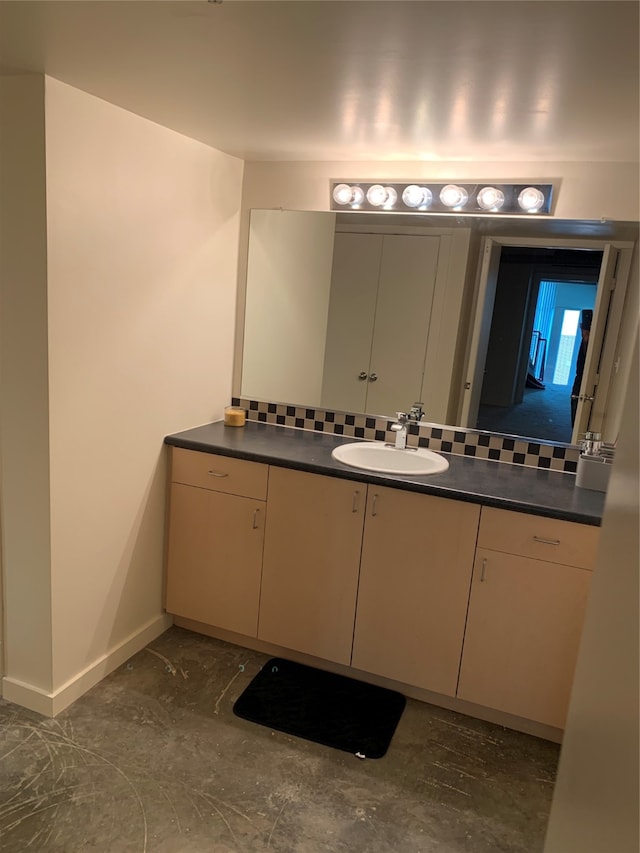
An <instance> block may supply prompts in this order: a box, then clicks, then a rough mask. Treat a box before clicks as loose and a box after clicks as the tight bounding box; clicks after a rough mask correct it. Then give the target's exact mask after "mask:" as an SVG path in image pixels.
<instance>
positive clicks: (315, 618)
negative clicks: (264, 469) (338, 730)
mask: <svg viewBox="0 0 640 853" xmlns="http://www.w3.org/2000/svg"><path fill="white" fill-rule="evenodd" d="M366 488H367V487H366V485H362V484H360V483H355V482H350V481H349V480H339V479H335V478H331V477H325V476H320V475H318V474H308V473H305V472H302V471H292V470H289V469H286V468H271V470H270V473H269V490H268V498H267V500H268V504H269V522H268V525H267V531H266V538H265V546H264V562H263V570H262V591H261V596H260V620H259V626H258V637H259V638H260V639H261V640H264V641H266V642H270V643H276V644H277V645H280V646H285V647H287V648H290V649H296V650H297V651H300V652H305V653H307V654H310V655H315V656H316V657H319V658H323V659H325V660H329V661H335V662H337V663H343V664H348V663H349V662H350V659H351V644H352V639H353V623H354V615H355V607H356V592H357V586H358V567H359V562H360V545H361V541H362V525H363V516H364V505H365V499H366Z"/></svg>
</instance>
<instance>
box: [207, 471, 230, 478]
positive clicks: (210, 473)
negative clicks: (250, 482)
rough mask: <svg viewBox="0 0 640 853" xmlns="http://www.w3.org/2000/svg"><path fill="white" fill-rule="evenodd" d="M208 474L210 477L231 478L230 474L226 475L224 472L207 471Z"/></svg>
mask: <svg viewBox="0 0 640 853" xmlns="http://www.w3.org/2000/svg"><path fill="white" fill-rule="evenodd" d="M207 474H208V475H209V476H210V477H228V476H229V475H228V474H225V473H224V472H222V471H207Z"/></svg>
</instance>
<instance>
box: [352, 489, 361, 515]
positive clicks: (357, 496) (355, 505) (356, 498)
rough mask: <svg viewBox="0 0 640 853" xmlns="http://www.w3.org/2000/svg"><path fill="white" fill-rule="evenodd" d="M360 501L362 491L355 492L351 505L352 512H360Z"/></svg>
mask: <svg viewBox="0 0 640 853" xmlns="http://www.w3.org/2000/svg"><path fill="white" fill-rule="evenodd" d="M359 503H360V492H357V491H356V492H354V493H353V505H352V507H351V512H358V504H359Z"/></svg>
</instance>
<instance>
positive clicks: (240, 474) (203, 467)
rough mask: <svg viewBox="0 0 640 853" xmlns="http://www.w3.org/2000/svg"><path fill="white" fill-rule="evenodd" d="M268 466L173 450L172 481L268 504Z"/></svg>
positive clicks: (189, 451) (210, 454)
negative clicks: (254, 499) (263, 501)
mask: <svg viewBox="0 0 640 853" xmlns="http://www.w3.org/2000/svg"><path fill="white" fill-rule="evenodd" d="M268 471H269V466H268V465H263V464H262V463H260V462H248V461H247V460H246V459H235V458H233V457H231V456H217V455H215V454H213V453H200V452H199V451H197V450H185V449H184V448H182V447H174V448H173V449H172V453H171V480H172V482H174V483H183V484H185V485H187V486H198V487H199V488H201V489H210V490H211V491H214V492H226V493H227V494H232V495H241V496H242V497H246V498H256V499H257V500H266V497H267V473H268Z"/></svg>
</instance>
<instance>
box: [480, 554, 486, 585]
mask: <svg viewBox="0 0 640 853" xmlns="http://www.w3.org/2000/svg"><path fill="white" fill-rule="evenodd" d="M486 569H487V558H486V557H483V559H482V568H481V569H480V583H484V576H485V572H486Z"/></svg>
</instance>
